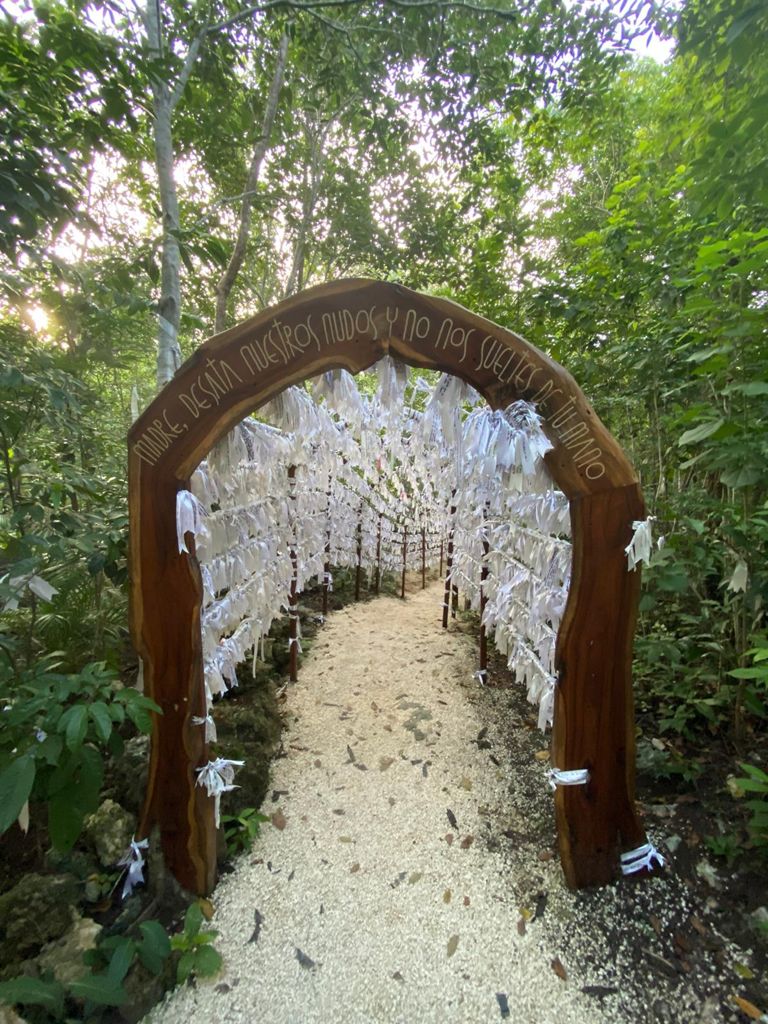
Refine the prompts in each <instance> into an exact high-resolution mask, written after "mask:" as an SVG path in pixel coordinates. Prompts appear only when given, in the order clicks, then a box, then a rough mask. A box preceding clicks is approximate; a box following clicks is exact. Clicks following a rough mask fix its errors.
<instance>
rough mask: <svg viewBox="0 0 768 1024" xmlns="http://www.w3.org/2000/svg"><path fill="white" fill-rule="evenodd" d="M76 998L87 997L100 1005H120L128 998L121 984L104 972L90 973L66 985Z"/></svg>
mask: <svg viewBox="0 0 768 1024" xmlns="http://www.w3.org/2000/svg"><path fill="white" fill-rule="evenodd" d="M67 987H68V989H69V991H70V993H71V994H72V995H73V996H75V997H76V998H77V999H87V1000H89V1001H90V1002H92V1003H98V1004H99V1005H100V1006H122V1004H123V1003H124V1002H125V1001H126V999H127V998H128V993H127V992H126V991H125V989H124V988H123V986H122V985H121V984H120V983H119V982H116V981H113V980H112V978H110V977H108V976H107V975H106V974H91V975H86V977H84V978H81V979H80V980H79V981H70V983H69V985H68V986H67Z"/></svg>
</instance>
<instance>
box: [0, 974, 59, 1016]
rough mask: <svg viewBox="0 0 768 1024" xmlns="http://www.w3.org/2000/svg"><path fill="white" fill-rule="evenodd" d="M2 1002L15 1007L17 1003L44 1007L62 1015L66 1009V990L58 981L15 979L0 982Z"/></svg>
mask: <svg viewBox="0 0 768 1024" xmlns="http://www.w3.org/2000/svg"><path fill="white" fill-rule="evenodd" d="M0 1002H2V1003H5V1004H6V1005H8V1006H14V1005H15V1004H16V1003H23V1004H25V1005H27V1006H42V1007H44V1008H45V1009H46V1010H50V1011H51V1012H52V1013H55V1014H57V1015H60V1014H61V1012H62V1010H63V1007H64V989H63V988H62V986H61V985H60V984H59V983H58V981H41V980H40V979H39V978H13V979H12V980H11V981H3V982H0Z"/></svg>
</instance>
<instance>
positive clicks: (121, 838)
mask: <svg viewBox="0 0 768 1024" xmlns="http://www.w3.org/2000/svg"><path fill="white" fill-rule="evenodd" d="M135 830H136V819H135V818H134V816H133V815H132V814H131V813H130V812H129V811H126V810H125V809H124V808H123V807H121V806H120V804H118V803H115V801H114V800H105V801H104V802H103V803H102V804H101V806H100V807H99V809H98V810H97V811H95V812H94V813H93V814H89V815H88V817H87V818H86V819H85V826H84V830H83V831H84V832H85V835H86V837H87V839H88V840H89V842H90V843H91V844H92V845H93V847H94V849H95V850H96V854H97V856H98V858H99V861H100V862H101V864H102V866H103V867H109V866H110V865H111V864H116V863H117V862H118V861H119V860H120V859H121V858H122V857H124V856H125V855H126V853H127V852H128V849H129V847H130V845H131V839H132V837H133V834H134V832H135Z"/></svg>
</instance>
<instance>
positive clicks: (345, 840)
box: [339, 836, 352, 843]
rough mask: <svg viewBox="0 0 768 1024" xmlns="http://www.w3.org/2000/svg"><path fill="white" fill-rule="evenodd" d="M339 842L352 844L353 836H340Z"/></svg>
mask: <svg viewBox="0 0 768 1024" xmlns="http://www.w3.org/2000/svg"><path fill="white" fill-rule="evenodd" d="M339 842H340V843H351V842H352V836H339Z"/></svg>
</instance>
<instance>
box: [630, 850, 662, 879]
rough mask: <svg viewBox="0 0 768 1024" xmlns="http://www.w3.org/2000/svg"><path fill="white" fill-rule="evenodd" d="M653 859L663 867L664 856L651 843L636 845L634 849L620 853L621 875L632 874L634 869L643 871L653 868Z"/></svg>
mask: <svg viewBox="0 0 768 1024" xmlns="http://www.w3.org/2000/svg"><path fill="white" fill-rule="evenodd" d="M654 861H656V863H657V864H658V865H659V867H660V868H663V867H664V858H663V857H662V855H661V854H660V853H659V851H658V850H657V849H656V847H655V846H654V845H653V843H643V845H642V846H638V847H637V848H636V849H634V850H629V851H627V853H622V855H621V873H622V874H623V875H633V874H634V873H635V872H636V871H643V870H644V869H647V870H648V871H650V870H652V868H653V862H654Z"/></svg>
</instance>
